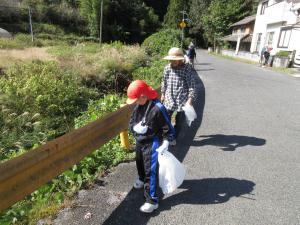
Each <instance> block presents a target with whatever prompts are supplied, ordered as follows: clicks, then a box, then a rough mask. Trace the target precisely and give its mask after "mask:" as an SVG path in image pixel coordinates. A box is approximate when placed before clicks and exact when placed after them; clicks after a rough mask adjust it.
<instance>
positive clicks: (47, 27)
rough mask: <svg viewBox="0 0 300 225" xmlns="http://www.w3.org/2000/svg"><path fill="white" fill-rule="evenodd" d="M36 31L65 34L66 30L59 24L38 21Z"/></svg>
mask: <svg viewBox="0 0 300 225" xmlns="http://www.w3.org/2000/svg"><path fill="white" fill-rule="evenodd" d="M34 32H35V33H46V34H53V35H64V31H63V29H62V28H60V27H59V26H57V25H53V24H47V23H36V24H35V26H34Z"/></svg>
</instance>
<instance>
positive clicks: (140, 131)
mask: <svg viewBox="0 0 300 225" xmlns="http://www.w3.org/2000/svg"><path fill="white" fill-rule="evenodd" d="M142 123H143V121H141V122H139V123H138V124H137V125H135V126H134V127H133V130H134V131H135V132H136V133H137V134H145V133H146V132H147V130H148V126H146V125H142Z"/></svg>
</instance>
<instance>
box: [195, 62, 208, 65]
mask: <svg viewBox="0 0 300 225" xmlns="http://www.w3.org/2000/svg"><path fill="white" fill-rule="evenodd" d="M195 65H201V66H208V65H211V63H198V62H195Z"/></svg>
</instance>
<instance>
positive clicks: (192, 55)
mask: <svg viewBox="0 0 300 225" xmlns="http://www.w3.org/2000/svg"><path fill="white" fill-rule="evenodd" d="M187 56H188V58H189V62H190V63H191V64H192V66H193V67H194V60H195V58H196V51H195V46H194V44H193V43H192V42H191V43H190V45H189V49H188V51H187Z"/></svg>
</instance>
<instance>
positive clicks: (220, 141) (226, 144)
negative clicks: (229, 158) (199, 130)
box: [192, 134, 266, 151]
mask: <svg viewBox="0 0 300 225" xmlns="http://www.w3.org/2000/svg"><path fill="white" fill-rule="evenodd" d="M199 137H201V138H205V139H203V140H200V141H197V140H194V141H193V143H192V145H193V146H205V145H213V146H220V147H221V149H222V150H223V151H235V150H236V149H237V148H240V147H244V146H247V145H252V146H262V145H264V144H266V140H265V139H263V138H257V137H249V136H239V135H224V134H213V135H201V136H199Z"/></svg>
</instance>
